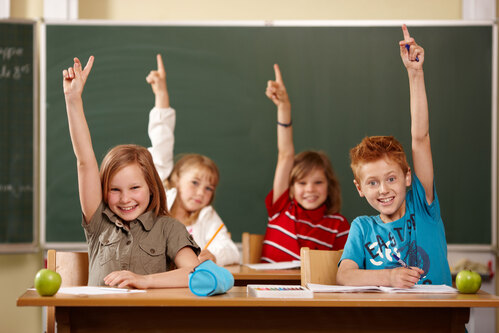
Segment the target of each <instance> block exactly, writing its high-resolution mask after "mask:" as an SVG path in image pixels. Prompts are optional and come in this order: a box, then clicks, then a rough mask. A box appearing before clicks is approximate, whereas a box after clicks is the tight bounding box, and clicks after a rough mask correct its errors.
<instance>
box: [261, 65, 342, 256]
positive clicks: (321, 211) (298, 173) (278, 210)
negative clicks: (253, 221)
mask: <svg viewBox="0 0 499 333" xmlns="http://www.w3.org/2000/svg"><path fill="white" fill-rule="evenodd" d="M274 71H275V81H268V84H267V90H266V92H265V94H266V95H267V97H268V98H269V99H270V100H271V101H272V102H274V104H275V105H276V106H277V148H278V156H277V166H276V170H275V175H274V185H273V188H272V190H271V191H270V193H269V194H268V195H267V197H266V199H265V204H266V206H267V212H268V215H269V221H268V225H267V231H266V233H265V239H264V242H263V248H262V258H261V260H262V262H280V261H292V260H300V248H301V247H309V248H311V249H319V250H340V249H343V246H344V245H345V242H346V240H347V236H348V230H349V228H350V226H349V224H348V222H347V220H346V218H345V217H343V216H342V215H340V213H339V212H340V208H341V190H340V184H339V182H338V180H337V178H336V176H335V174H334V172H333V168H332V166H331V163H330V162H329V159H328V158H327V156H326V155H325V154H324V153H322V152H315V151H304V152H302V153H300V154H298V155H296V156H295V149H294V145H293V128H292V121H291V104H290V102H289V98H288V94H287V92H286V87H285V86H284V82H283V80H282V75H281V72H280V70H279V66H278V65H274Z"/></svg>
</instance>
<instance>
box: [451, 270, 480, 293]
mask: <svg viewBox="0 0 499 333" xmlns="http://www.w3.org/2000/svg"><path fill="white" fill-rule="evenodd" d="M481 285H482V278H481V276H480V274H478V273H477V272H473V271H469V270H463V271H460V272H459V273H457V276H456V287H457V290H459V292H461V293H463V294H474V293H476V292H477V291H478V290H479V289H480V286H481Z"/></svg>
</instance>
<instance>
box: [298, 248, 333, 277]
mask: <svg viewBox="0 0 499 333" xmlns="http://www.w3.org/2000/svg"><path fill="white" fill-rule="evenodd" d="M342 253H343V250H339V251H327V250H310V249H309V248H308V247H302V248H301V250H300V257H301V284H302V286H306V285H307V283H318V284H336V272H337V271H338V262H339V261H340V259H341V255H342Z"/></svg>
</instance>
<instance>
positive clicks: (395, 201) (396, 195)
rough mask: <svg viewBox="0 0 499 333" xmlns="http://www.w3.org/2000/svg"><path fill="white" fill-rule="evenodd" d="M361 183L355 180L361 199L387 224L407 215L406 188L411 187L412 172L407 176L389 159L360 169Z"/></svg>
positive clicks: (367, 164)
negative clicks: (365, 200) (364, 199)
mask: <svg viewBox="0 0 499 333" xmlns="http://www.w3.org/2000/svg"><path fill="white" fill-rule="evenodd" d="M358 178H359V182H357V181H356V180H354V184H355V187H356V188H357V191H358V192H359V195H360V196H361V197H365V198H366V199H367V202H369V204H370V205H371V207H373V208H374V209H376V210H377V211H378V212H379V213H380V217H381V220H382V221H383V222H385V223H388V222H393V221H396V220H398V219H400V218H401V217H402V216H404V214H405V194H406V187H407V186H410V185H411V171H410V170H409V171H407V173H406V174H404V172H403V171H402V168H401V167H400V165H399V164H397V163H396V162H394V161H392V160H391V159H390V158H388V157H384V158H381V159H379V160H376V161H373V162H368V163H365V164H363V165H362V166H360V167H359V169H358Z"/></svg>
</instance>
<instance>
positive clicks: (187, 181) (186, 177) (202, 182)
mask: <svg viewBox="0 0 499 333" xmlns="http://www.w3.org/2000/svg"><path fill="white" fill-rule="evenodd" d="M211 178H212V177H211V174H210V172H209V171H208V170H206V169H204V168H197V167H194V168H190V169H189V170H186V171H184V172H182V174H181V175H180V178H179V180H178V184H177V190H178V195H179V198H180V204H181V208H183V209H184V210H185V211H186V212H188V213H192V212H195V211H198V210H200V209H201V208H203V207H206V206H207V205H208V204H209V203H210V202H211V199H212V197H213V193H214V192H215V185H213V183H212V182H211V181H210V180H211Z"/></svg>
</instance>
